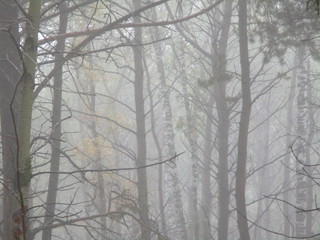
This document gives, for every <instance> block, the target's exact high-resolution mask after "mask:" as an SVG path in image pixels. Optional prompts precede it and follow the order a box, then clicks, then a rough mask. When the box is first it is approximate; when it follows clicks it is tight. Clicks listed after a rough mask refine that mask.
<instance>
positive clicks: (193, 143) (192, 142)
mask: <svg viewBox="0 0 320 240" xmlns="http://www.w3.org/2000/svg"><path fill="white" fill-rule="evenodd" d="M182 61H183V60H182ZM184 65H185V64H184V63H183V69H184V68H185V67H184ZM181 80H182V93H183V96H184V107H185V111H186V118H187V130H186V132H185V136H186V138H187V140H188V143H189V147H190V154H191V161H192V183H191V189H190V190H191V191H190V195H191V200H192V204H191V206H190V215H191V222H192V233H193V239H194V240H196V239H199V214H198V182H199V158H198V155H197V152H198V151H197V140H196V134H195V130H194V129H193V125H194V121H193V119H192V112H191V111H192V110H191V107H190V102H189V93H188V90H187V85H188V83H187V76H186V75H185V74H183V75H182V79H181Z"/></svg>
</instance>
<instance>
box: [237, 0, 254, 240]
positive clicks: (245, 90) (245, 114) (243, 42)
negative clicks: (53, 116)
mask: <svg viewBox="0 0 320 240" xmlns="http://www.w3.org/2000/svg"><path fill="white" fill-rule="evenodd" d="M239 33H240V34H239V47H240V64H241V98H242V109H241V115H240V123H239V124H240V128H239V138H238V155H237V169H236V210H237V220H238V227H239V233H240V239H241V240H250V234H249V227H248V220H247V210H246V177H247V170H246V166H247V164H246V163H247V148H248V132H249V122H250V114H251V90H250V85H251V83H250V79H251V78H250V63H249V55H248V54H249V52H248V36H247V34H248V33H247V2H246V1H245V0H239Z"/></svg>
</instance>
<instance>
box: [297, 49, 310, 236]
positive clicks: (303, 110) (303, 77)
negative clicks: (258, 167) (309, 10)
mask: <svg viewBox="0 0 320 240" xmlns="http://www.w3.org/2000/svg"><path fill="white" fill-rule="evenodd" d="M305 51H306V48H305V46H303V45H302V46H300V47H299V48H298V60H299V68H298V70H297V71H298V82H297V83H298V96H297V109H298V112H297V135H298V139H297V149H296V150H295V151H296V153H295V155H296V157H297V159H296V172H297V173H296V178H297V186H296V207H297V208H298V209H307V177H306V174H305V172H304V164H305V163H306V154H307V152H306V149H307V143H306V141H307V139H306V138H307V127H308V120H309V119H308V99H307V85H308V77H307V68H306V61H305V59H304V58H305V56H306V55H305ZM306 220H307V213H306V212H304V211H296V224H295V236H296V237H300V238H301V237H302V238H303V237H305V236H306V227H307V226H306V223H307V222H306Z"/></svg>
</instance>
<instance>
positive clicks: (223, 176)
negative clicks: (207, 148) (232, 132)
mask: <svg viewBox="0 0 320 240" xmlns="http://www.w3.org/2000/svg"><path fill="white" fill-rule="evenodd" d="M232 2H233V0H227V1H226V2H225V5H224V11H223V12H224V16H223V25H222V31H221V35H220V38H219V41H218V47H217V53H216V54H214V58H213V64H212V65H213V73H214V74H216V75H217V76H215V77H216V78H215V79H214V81H213V84H214V95H215V98H216V103H217V113H218V136H219V143H218V152H219V162H218V192H219V196H218V207H219V218H218V240H225V239H228V228H229V199H230V194H229V180H228V175H229V172H228V155H229V107H228V104H227V96H226V85H227V81H228V79H227V74H226V65H227V57H226V56H227V44H228V38H229V29H230V23H231V14H232Z"/></svg>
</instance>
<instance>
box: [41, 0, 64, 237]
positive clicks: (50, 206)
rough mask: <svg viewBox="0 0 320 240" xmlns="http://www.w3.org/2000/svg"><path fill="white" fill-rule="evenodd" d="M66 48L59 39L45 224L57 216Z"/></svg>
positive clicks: (49, 232)
mask: <svg viewBox="0 0 320 240" xmlns="http://www.w3.org/2000/svg"><path fill="white" fill-rule="evenodd" d="M66 9H67V3H66V2H62V3H61V4H60V5H59V11H60V13H61V14H60V26H59V34H63V33H66V31H67V23H68V14H67V12H65V10H66ZM64 49H65V40H64V39H59V40H58V41H57V46H56V54H55V64H56V65H57V66H58V69H57V74H56V75H55V77H54V83H53V109H52V140H51V146H52V154H51V161H50V172H52V173H51V174H50V177H49V185H48V195H47V202H46V213H45V218H44V224H50V223H51V222H52V220H53V218H54V216H55V208H56V199H57V191H58V181H59V174H55V173H54V172H59V169H60V151H61V146H60V145H61V105H62V79H63V73H62V71H63V65H61V61H63V53H64ZM51 235H52V229H51V228H48V229H45V230H44V231H43V233H42V240H50V239H51Z"/></svg>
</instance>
